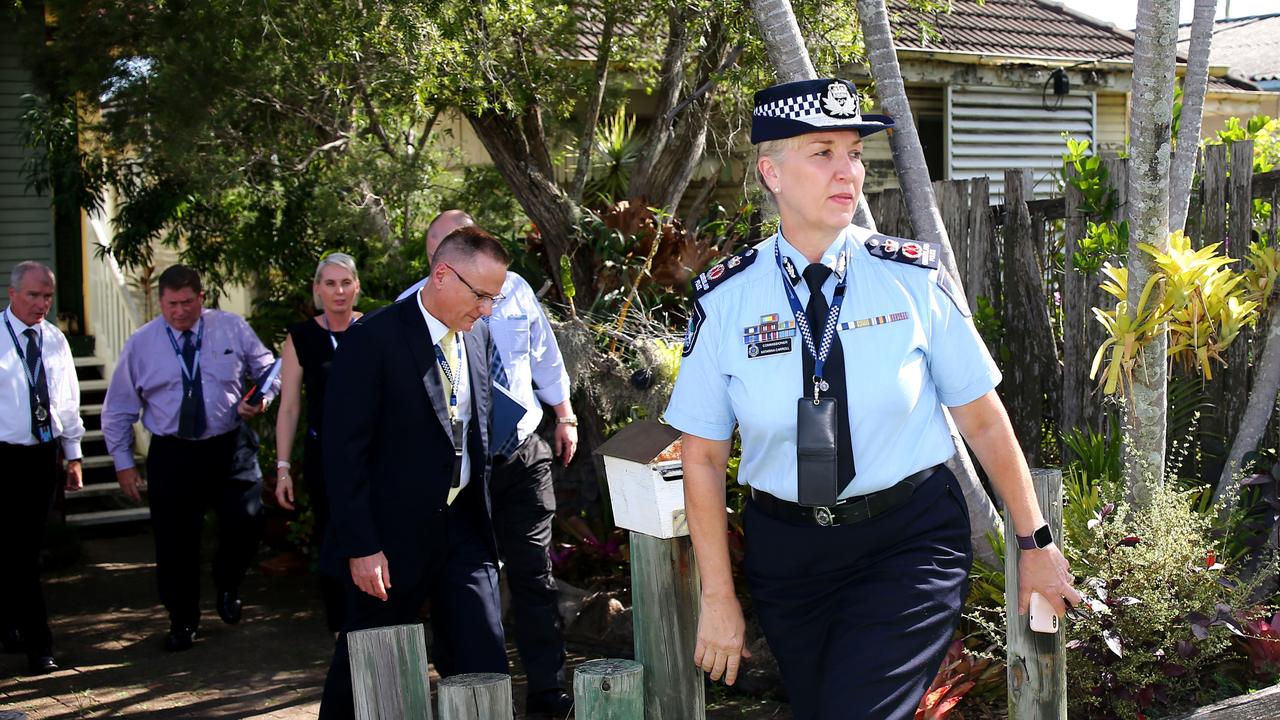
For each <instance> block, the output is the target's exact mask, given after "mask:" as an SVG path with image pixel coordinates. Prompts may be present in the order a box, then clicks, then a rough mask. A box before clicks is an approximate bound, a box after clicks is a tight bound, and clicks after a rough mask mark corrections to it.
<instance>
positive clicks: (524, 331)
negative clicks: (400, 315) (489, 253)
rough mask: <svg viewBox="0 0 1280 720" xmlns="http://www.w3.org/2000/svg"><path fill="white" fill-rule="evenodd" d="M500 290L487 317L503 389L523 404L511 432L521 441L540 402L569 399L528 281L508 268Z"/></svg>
mask: <svg viewBox="0 0 1280 720" xmlns="http://www.w3.org/2000/svg"><path fill="white" fill-rule="evenodd" d="M426 282H427V281H426V278H423V279H422V280H419V281H418V282H417V283H416V284H414V285H413V287H410V288H409V289H407V290H405V291H404V292H402V293H400V297H398V298H396V299H397V300H403V299H404V298H407V297H409V295H410V294H412V293H414V292H417V291H418V290H420V289H422V286H423V285H425V284H426ZM502 295H503V299H502V302H500V303H498V304H497V305H494V306H493V316H492V317H491V318H489V319H488V321H487V322H488V323H489V334H490V335H492V336H493V344H494V345H495V346H496V347H497V348H498V355H499V356H500V357H501V358H502V367H503V369H504V370H505V371H506V373H507V381H508V384H509V385H510V387H509V388H507V389H508V390H510V391H511V394H512V396H514V397H515V398H516V399H517V400H519V401H520V404H521V405H524V406H525V408H527V412H526V413H525V415H524V417H523V418H522V419H521V420H520V423H519V424H518V425H517V426H516V434H517V435H518V436H519V440H520V441H521V442H523V441H524V439H525V438H527V437H529V436H530V435H532V434H533V433H534V432H535V431H536V430H537V429H538V424H539V423H541V422H542V405H541V403H540V402H539V401H541V402H544V403H546V404H548V405H552V406H555V405H559V404H560V403H562V402H565V401H566V400H568V399H569V392H570V384H569V373H568V372H567V371H566V370H565V367H564V358H563V357H562V356H561V355H560V346H559V345H558V344H557V343H556V336H555V333H554V332H553V331H552V330H551V323H550V322H549V321H548V320H547V315H546V313H544V312H543V311H542V303H540V302H538V296H537V295H536V294H535V293H534V292H533V288H532V287H531V286H530V285H529V283H528V282H527V281H526V280H525V279H524V278H522V277H520V276H519V275H517V274H516V273H513V272H511V271H509V270H508V271H507V277H506V280H504V281H503V283H502Z"/></svg>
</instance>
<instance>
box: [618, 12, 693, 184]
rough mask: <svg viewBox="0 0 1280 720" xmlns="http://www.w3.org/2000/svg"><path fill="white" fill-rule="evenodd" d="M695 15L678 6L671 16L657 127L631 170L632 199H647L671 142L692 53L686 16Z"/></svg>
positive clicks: (645, 142) (657, 110)
mask: <svg viewBox="0 0 1280 720" xmlns="http://www.w3.org/2000/svg"><path fill="white" fill-rule="evenodd" d="M692 12H693V9H692V8H690V7H689V5H688V4H686V3H676V4H674V5H672V7H671V9H670V10H669V11H668V12H667V47H666V49H665V51H664V52H663V55H662V75H661V78H662V79H661V81H660V82H659V84H658V92H657V93H656V97H657V99H658V105H657V107H656V108H654V123H653V125H652V126H650V128H649V133H648V135H647V136H646V137H645V141H644V147H643V148H641V150H640V158H639V159H638V160H637V161H636V165H635V167H634V168H633V169H632V170H631V182H630V184H629V186H628V188H627V196H628V197H633V198H638V197H644V193H645V191H647V190H648V189H649V187H650V185H649V176H650V174H651V173H652V172H653V167H654V165H656V164H657V163H658V158H659V157H660V156H661V155H662V152H663V149H664V148H665V147H666V144H667V141H668V140H669V139H670V138H671V135H672V129H671V125H670V124H668V123H667V122H666V118H667V117H668V116H669V115H671V112H672V111H673V110H675V108H676V105H677V104H679V101H680V91H681V90H682V89H683V88H684V54H685V51H686V50H688V49H689V41H690V39H689V20H690V18H689V16H688V15H687V14H686V13H692Z"/></svg>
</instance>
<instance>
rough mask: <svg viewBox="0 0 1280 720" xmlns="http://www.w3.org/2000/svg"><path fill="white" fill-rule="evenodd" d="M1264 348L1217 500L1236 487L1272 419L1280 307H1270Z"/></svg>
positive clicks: (1279, 378)
mask: <svg viewBox="0 0 1280 720" xmlns="http://www.w3.org/2000/svg"><path fill="white" fill-rule="evenodd" d="M1263 347H1264V350H1263V351H1262V360H1261V361H1260V362H1259V363H1258V367H1257V371H1256V374H1255V375H1254V381H1253V392H1252V393H1250V395H1249V404H1248V405H1247V406H1246V407H1245V410H1244V417H1243V418H1241V419H1240V429H1239V430H1236V437H1235V440H1234V441H1232V443H1231V452H1229V453H1228V454H1227V462H1226V464H1225V465H1224V466H1223V467H1222V476H1221V477H1220V478H1218V487H1217V488H1216V489H1215V490H1214V492H1213V499H1214V501H1215V502H1216V501H1218V500H1219V499H1221V498H1222V496H1223V495H1226V494H1227V492H1228V491H1230V490H1231V489H1232V488H1233V487H1234V482H1235V476H1236V474H1237V473H1239V472H1240V466H1241V465H1242V464H1243V463H1244V456H1245V455H1247V454H1249V453H1250V452H1252V451H1254V450H1257V449H1258V441H1259V440H1261V439H1262V434H1263V433H1264V432H1266V430H1267V423H1268V422H1269V421H1270V420H1271V410H1272V408H1274V407H1275V404H1276V393H1277V392H1280V307H1277V308H1272V310H1271V323H1270V324H1269V325H1268V327H1267V339H1266V344H1265V345H1264V346H1263Z"/></svg>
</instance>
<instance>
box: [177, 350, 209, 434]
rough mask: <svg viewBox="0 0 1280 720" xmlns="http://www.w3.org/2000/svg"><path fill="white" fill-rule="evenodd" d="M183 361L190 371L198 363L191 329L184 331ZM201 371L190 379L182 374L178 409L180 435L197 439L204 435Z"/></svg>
mask: <svg viewBox="0 0 1280 720" xmlns="http://www.w3.org/2000/svg"><path fill="white" fill-rule="evenodd" d="M182 362H183V364H185V365H186V366H187V368H188V372H190V371H191V370H192V369H194V368H195V365H196V344H195V343H194V342H192V340H191V331H190V330H188V331H186V332H184V333H182ZM200 375H201V373H200V372H199V371H197V372H196V373H195V376H194V377H192V378H191V379H190V380H188V379H187V376H186V374H183V376H182V407H181V408H180V409H179V411H178V437H181V438H187V439H188V440H197V439H199V438H200V436H201V435H204V429H205V417H204V387H203V383H202V382H201V381H200Z"/></svg>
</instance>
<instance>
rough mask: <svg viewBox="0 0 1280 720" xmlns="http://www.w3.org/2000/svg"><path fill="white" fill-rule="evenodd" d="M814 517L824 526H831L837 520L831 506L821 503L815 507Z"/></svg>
mask: <svg viewBox="0 0 1280 720" xmlns="http://www.w3.org/2000/svg"><path fill="white" fill-rule="evenodd" d="M813 519H814V521H816V522H817V523H818V524H819V525H821V526H822V527H831V526H832V525H833V524H834V521H835V514H834V513H832V512H831V508H829V507H826V506H825V505H819V506H818V507H815V508H814V509H813Z"/></svg>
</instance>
